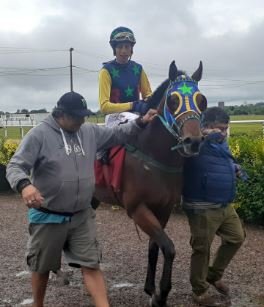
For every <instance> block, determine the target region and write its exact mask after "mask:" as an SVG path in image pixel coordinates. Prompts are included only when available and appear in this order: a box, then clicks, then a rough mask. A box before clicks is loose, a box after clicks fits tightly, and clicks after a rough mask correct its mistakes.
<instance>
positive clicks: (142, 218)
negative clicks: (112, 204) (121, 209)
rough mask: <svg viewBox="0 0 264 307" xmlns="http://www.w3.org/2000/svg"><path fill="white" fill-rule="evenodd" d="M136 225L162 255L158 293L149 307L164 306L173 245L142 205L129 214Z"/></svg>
mask: <svg viewBox="0 0 264 307" xmlns="http://www.w3.org/2000/svg"><path fill="white" fill-rule="evenodd" d="M131 217H132V218H133V220H134V221H135V222H136V224H137V225H139V227H140V228H141V229H142V230H143V231H144V232H145V233H146V234H148V235H149V237H150V239H151V240H153V241H154V242H156V244H157V245H158V247H159V248H160V249H161V250H162V253H163V255H164V265H163V272H162V277H161V280H160V293H159V294H153V296H152V301H151V306H152V307H164V306H166V302H167V297H168V294H169V292H170V290H171V274H172V264H173V260H174V257H175V248H174V244H173V242H172V241H171V239H170V238H169V237H168V235H167V234H166V233H165V231H164V230H163V228H162V226H161V224H160V222H159V220H158V219H157V217H156V216H155V215H154V214H153V212H152V211H151V210H149V209H148V208H147V207H146V206H145V205H144V204H142V205H139V206H138V207H137V208H136V210H135V211H134V212H133V213H132V214H131Z"/></svg>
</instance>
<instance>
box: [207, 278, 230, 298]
mask: <svg viewBox="0 0 264 307" xmlns="http://www.w3.org/2000/svg"><path fill="white" fill-rule="evenodd" d="M208 282H209V283H210V284H211V285H212V286H214V287H215V289H216V290H217V291H218V292H219V293H221V294H223V295H225V296H229V295H230V289H229V287H228V286H227V285H226V284H225V283H224V282H223V281H222V280H221V279H219V280H217V281H212V282H211V281H208Z"/></svg>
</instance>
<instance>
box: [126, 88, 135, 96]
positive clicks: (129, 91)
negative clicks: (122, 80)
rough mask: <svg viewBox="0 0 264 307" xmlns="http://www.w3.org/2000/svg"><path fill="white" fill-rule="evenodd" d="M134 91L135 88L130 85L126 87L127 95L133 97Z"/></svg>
mask: <svg viewBox="0 0 264 307" xmlns="http://www.w3.org/2000/svg"><path fill="white" fill-rule="evenodd" d="M133 91H134V89H133V88H131V87H130V86H128V87H127V88H126V89H125V93H126V96H127V97H132V96H133Z"/></svg>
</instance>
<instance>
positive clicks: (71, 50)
mask: <svg viewBox="0 0 264 307" xmlns="http://www.w3.org/2000/svg"><path fill="white" fill-rule="evenodd" d="M73 50H74V49H73V48H70V78H71V92H73V80H72V52H73Z"/></svg>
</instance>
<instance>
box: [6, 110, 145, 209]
mask: <svg viewBox="0 0 264 307" xmlns="http://www.w3.org/2000/svg"><path fill="white" fill-rule="evenodd" d="M140 130H141V128H139V127H138V125H137V124H136V123H135V121H131V122H129V123H128V124H124V125H120V126H116V127H113V128H107V127H102V126H98V125H95V124H88V123H86V124H83V125H82V126H81V128H80V129H79V131H78V132H77V133H67V132H66V131H63V130H62V129H61V128H60V126H59V125H58V123H57V122H56V121H55V120H54V118H53V117H52V116H51V115H50V116H48V117H47V119H45V120H44V121H43V122H42V123H41V124H40V125H38V126H37V127H35V128H33V129H31V130H30V132H29V133H28V134H27V135H26V136H25V137H24V139H23V141H22V142H21V144H20V146H19V148H18V150H17V152H16V153H15V154H14V156H13V157H12V159H11V160H10V162H9V164H8V166H7V179H8V181H9V183H10V185H11V186H12V188H13V189H14V190H16V188H17V184H18V182H19V181H20V180H22V179H26V178H28V179H30V180H31V182H32V184H33V185H34V186H35V187H36V188H37V189H38V190H39V191H40V193H41V195H42V196H43V197H44V203H43V205H42V207H45V208H47V209H49V210H53V211H58V212H62V213H63V212H71V213H74V212H76V211H79V210H83V209H85V208H87V206H90V201H91V198H92V195H93V192H94V183H95V176H94V160H95V157H96V151H98V150H101V149H104V148H108V147H111V146H114V145H117V144H123V143H126V142H127V141H128V140H129V139H130V138H131V137H132V136H133V135H136V134H137V133H138V132H139V131H140Z"/></svg>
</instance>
